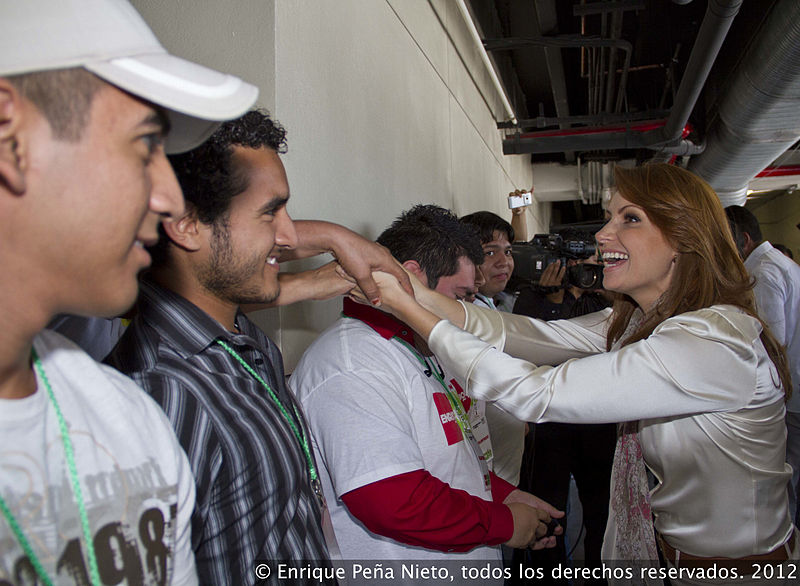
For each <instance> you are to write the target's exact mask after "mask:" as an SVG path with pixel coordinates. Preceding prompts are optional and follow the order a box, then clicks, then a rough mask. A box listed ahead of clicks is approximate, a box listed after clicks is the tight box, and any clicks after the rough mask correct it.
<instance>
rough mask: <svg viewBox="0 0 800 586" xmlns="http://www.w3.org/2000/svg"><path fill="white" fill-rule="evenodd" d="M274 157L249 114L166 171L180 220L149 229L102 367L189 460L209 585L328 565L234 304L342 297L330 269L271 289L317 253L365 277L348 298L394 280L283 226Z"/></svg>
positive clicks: (311, 496)
mask: <svg viewBox="0 0 800 586" xmlns="http://www.w3.org/2000/svg"><path fill="white" fill-rule="evenodd" d="M283 149H284V132H283V129H282V128H281V127H280V126H279V125H278V124H277V123H275V122H274V121H273V120H272V119H270V118H269V116H268V115H267V114H266V113H264V112H261V111H251V112H248V113H247V114H245V115H244V116H242V117H240V118H239V119H237V120H234V121H231V122H226V123H225V124H223V125H222V126H221V127H220V128H219V130H217V132H216V133H215V134H214V135H213V136H212V137H211V138H210V139H209V140H208V141H207V142H206V143H204V144H203V145H201V146H199V147H197V148H196V149H194V150H192V151H190V152H188V153H186V154H183V155H179V156H176V157H173V158H172V159H171V160H172V164H173V167H174V169H175V171H176V174H177V176H178V180H179V182H180V184H181V187H182V188H183V189H184V195H185V199H186V208H187V209H186V213H185V214H183V215H182V216H181V217H179V218H177V219H176V220H175V221H173V222H170V223H168V224H165V225H164V226H163V231H164V233H165V235H166V238H164V240H163V242H162V243H161V244H160V245H159V247H158V249H157V251H155V252H156V254H155V255H154V258H153V266H152V269H151V271H150V273H149V274H148V275H146V276H145V277H144V278H143V279H142V284H141V293H140V296H139V302H138V304H137V309H138V312H137V315H136V317H135V318H134V319H133V321H132V323H131V325H130V326H129V327H128V329H127V330H126V332H125V334H124V335H123V337H122V339H121V340H120V342H119V344H118V345H117V346H116V347H115V349H114V350H113V351H112V353H111V354H110V355H109V357H108V358H107V361H108V362H109V363H110V364H112V365H113V366H116V367H117V368H119V369H120V370H121V371H122V372H124V373H126V374H128V375H130V376H131V377H132V378H133V379H134V380H135V381H137V382H139V383H140V384H141V385H142V386H143V387H144V388H145V390H146V391H148V392H149V393H150V394H151V395H152V396H153V398H155V399H156V401H157V402H158V403H160V404H161V406H162V407H163V408H164V410H165V412H166V414H167V417H168V418H169V420H170V422H171V423H172V425H173V427H174V428H175V430H176V432H177V434H178V438H179V440H180V442H181V445H182V446H183V447H184V449H185V450H186V452H187V454H188V455H189V461H190V462H191V466H192V471H193V472H194V475H195V479H196V485H197V507H196V508H195V512H194V515H193V518H192V521H193V525H192V527H193V533H192V541H193V547H194V550H195V554H196V557H197V565H198V570H199V574H200V576H201V579H202V581H203V582H206V583H209V584H237V585H239V584H253V583H255V582H256V581H257V578H258V576H257V575H256V573H255V567H256V562H257V561H259V560H261V561H269V562H272V563H275V562H289V561H291V560H317V562H318V563H319V564H320V566H326V565H329V562H328V550H327V548H326V544H325V540H324V539H323V531H322V525H321V520H322V517H323V510H324V503H323V502H322V501H321V499H320V496H321V491H320V490H319V489H318V482H317V471H316V470H317V464H316V463H315V462H314V460H313V458H312V456H311V452H310V436H309V434H308V432H307V429H306V425H305V421H304V419H303V416H302V414H301V412H300V410H299V409H298V408H297V406H296V404H295V401H294V399H293V397H292V396H291V394H290V393H289V392H288V391H287V389H286V385H285V382H284V372H283V361H282V357H281V353H280V351H279V350H278V347H277V346H276V345H275V343H274V342H272V340H270V339H269V338H267V336H265V335H264V333H263V332H262V331H261V330H260V329H259V328H258V327H257V326H256V325H255V324H253V323H252V322H251V321H250V320H249V319H247V317H245V315H244V314H243V313H242V311H241V310H240V306H241V305H242V304H269V303H276V302H277V303H281V302H283V301H284V300H285V299H284V298H285V296H288V297H290V298H291V299H290V300H291V301H295V300H299V299H302V298H311V297H314V296H315V295H316V292H317V290H318V288H320V286H321V285H326V287H324V288H326V289H329V290H328V291H327V294H335V293H339V294H341V293H344V292H346V291H348V290H350V288H352V284H351V283H350V282H349V281H347V280H345V279H343V278H342V277H340V276H339V275H338V274H337V272H336V271H334V270H326V271H323V272H322V273H320V274H321V276H322V277H323V278H322V279H317V281H323V282H319V283H316V284H315V285H314V287H307V288H302V287H301V288H297V287H290V288H287V289H282V284H283V279H281V276H282V275H279V274H278V265H279V263H280V262H281V261H283V260H286V259H290V258H299V257H302V256H309V255H312V254H317V253H321V252H332V253H333V254H334V255H335V256H336V258H337V259H338V261H339V263H340V264H341V265H342V266H343V267H344V269H346V270H348V271H349V272H350V273H351V274H353V275H357V274H359V275H362V276H363V275H366V276H368V277H369V279H362V281H363V282H364V286H362V289H367V290H368V289H369V287H370V284H371V286H372V287H374V282H373V281H372V280H371V270H372V269H373V268H376V267H383V268H384V269H385V270H388V271H391V272H394V273H395V274H396V275H402V276H403V277H405V273H404V272H403V271H402V269H401V268H400V267H399V265H397V263H396V261H394V259H392V258H391V255H389V254H388V252H386V251H385V250H384V249H383V248H381V247H379V246H377V245H375V244H374V243H372V242H369V241H367V240H365V239H363V238H361V237H360V236H358V235H357V234H354V233H353V232H351V231H349V230H347V229H346V228H343V227H341V226H338V225H336V224H330V223H327V222H316V221H297V222H293V221H292V219H291V218H290V217H289V214H288V212H287V207H286V206H287V203H288V201H289V185H288V182H287V179H286V173H285V170H284V168H283V164H282V163H281V159H280V156H279V151H282V150H283ZM328 285H330V287H329V288H328V287H327V286H328ZM373 293H374V291H373ZM367 294H368V293H367ZM273 567H274V566H273ZM270 580H271V582H270V583H278V576H277V572H273V573H272V576H271V578H270Z"/></svg>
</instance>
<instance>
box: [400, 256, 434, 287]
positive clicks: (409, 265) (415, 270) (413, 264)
mask: <svg viewBox="0 0 800 586" xmlns="http://www.w3.org/2000/svg"><path fill="white" fill-rule="evenodd" d="M401 264H402V265H403V267H404V268H405V269H406V270H407V271H408V272H409V273H411V274H412V275H414V276H415V277H416V278H417V279H419V280H420V281H422V284H423V285H425V286H426V287H427V286H428V275H426V274H425V270H424V269H423V268H422V267H421V266H419V263H418V262H417V261H415V260H407V261H406V262H404V263H401Z"/></svg>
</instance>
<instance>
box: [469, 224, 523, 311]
mask: <svg viewBox="0 0 800 586" xmlns="http://www.w3.org/2000/svg"><path fill="white" fill-rule="evenodd" d="M461 221H462V222H464V223H465V224H469V225H470V226H474V227H475V228H476V229H477V230H478V233H479V234H480V239H481V245H482V246H483V254H484V257H483V263H482V264H481V265H480V267H479V269H480V271H481V274H482V275H483V278H484V284H483V285H482V286H481V287H480V289H479V291H478V295H477V296H476V301H475V303H477V304H479V305H483V306H484V307H490V308H492V309H495V308H496V304H495V301H494V298H495V297H496V296H497V295H498V294H500V293H502V292H503V291H504V290H505V288H506V285H507V284H508V280H509V279H510V278H511V273H513V272H514V257H513V256H512V255H511V243H512V242H514V228H512V227H511V224H509V223H508V222H506V221H505V220H504V219H503V218H501V217H500V216H498V215H497V214H493V213H492V212H485V211H483V212H475V213H472V214H468V215H466V216H463V217H462V218H461Z"/></svg>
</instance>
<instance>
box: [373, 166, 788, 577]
mask: <svg viewBox="0 0 800 586" xmlns="http://www.w3.org/2000/svg"><path fill="white" fill-rule="evenodd" d="M616 185H617V191H616V193H615V194H614V195H613V197H612V198H611V200H610V202H609V204H608V208H607V211H606V216H607V222H606V224H605V225H604V227H603V228H602V229H601V230H600V231H599V232H598V233H597V235H596V238H597V243H598V251H599V253H600V256H601V258H602V259H603V263H604V265H605V266H604V269H603V274H604V281H603V282H604V287H605V288H606V289H608V290H611V291H615V292H616V294H617V298H616V300H615V303H614V306H613V307H612V308H610V309H606V310H603V311H601V312H598V313H594V314H590V315H587V316H583V317H579V318H574V319H571V320H556V321H549V322H545V321H541V320H535V319H532V318H528V317H525V316H519V315H512V314H508V313H501V312H496V311H484V310H482V309H481V308H479V307H476V306H474V305H470V304H464V303H460V302H457V301H453V300H450V299H446V298H444V297H443V296H441V295H437V294H436V293H435V292H432V291H430V290H427V289H425V288H424V287H421V286H420V285H419V284H418V283H415V293H416V300H415V299H413V298H412V297H411V296H409V295H408V294H406V293H405V292H404V291H403V290H402V288H400V287H399V286H397V284H396V281H395V280H394V279H393V278H390V277H388V276H386V277H383V276H380V281H381V283H380V284H381V293H382V295H381V297H382V300H383V306H382V307H383V309H386V310H389V311H391V312H392V313H394V314H395V315H396V316H397V317H399V318H400V319H402V320H403V321H405V322H406V323H408V324H409V325H410V326H411V327H413V328H414V329H415V330H416V331H417V332H418V333H419V334H420V335H421V336H422V337H424V338H425V339H427V340H428V344H429V346H430V348H431V350H432V351H433V352H434V354H435V355H436V356H437V358H438V359H439V360H440V361H442V362H443V363H445V364H446V365H447V368H448V369H452V372H454V373H456V374H457V376H458V377H460V379H461V380H463V381H464V383H466V389H467V392H468V393H469V394H470V395H471V396H473V397H477V398H479V399H485V400H488V401H496V402H497V403H498V404H499V405H500V406H502V407H503V408H504V409H506V410H507V411H509V412H510V413H512V414H514V415H515V416H517V417H518V418H520V419H523V420H526V421H537V422H539V421H558V422H572V423H607V422H625V423H621V424H620V425H619V439H618V442H617V450H616V454H615V456H614V469H613V472H612V481H611V494H612V496H611V503H610V505H611V510H610V513H609V522H608V526H607V528H606V535H605V541H604V545H603V558H604V559H605V560H619V561H620V564H621V566H620V567H625V565H622V563H623V561H629V562H633V561H635V560H639V561H640V562H641V563H644V564H648V562H647V561H646V560H650V562H649V564H651V565H652V564H657V563H658V561H657V560H658V549H659V548H660V550H661V553H662V556H663V558H664V559H665V560H667V563H668V564H669V565H670V566H672V567H673V569H674V567H676V566H677V567H678V568H683V569H684V570H683V573H681V574H680V576H679V577H680V579H679V580H677V581H676V580H674V579H673V580H672V582H673V583H693V582H692V581H691V577H690V576H689V575H688V574H686V573H685V572H686V570H688V569H690V568H689V567H690V566H691V567H692V568H694V569H695V570H699V569H703V568H705V573H698V572H697V571H695V572H694V574H693V576H694V578H704V579H705V578H709V577H714V576H711V575H710V574H709V568H710V567H716V568H717V570H718V571H717V574H716V577H717V578H721V579H722V580H723V582H722V583H727V582H729V581H730V580H731V579H736V582H737V583H738V584H748V583H749V580H752V581H753V582H759V581H763V580H764V579H770V580H773V581H774V580H775V579H778V578H780V579H784V578H785V579H787V581H788V582H790V583H794V582H795V580H796V578H797V576H796V575H795V576H791V575H790V574H791V571H790V570H791V569H792V568H790V567H788V566H780V567H779V566H778V564H780V563H781V562H783V561H785V560H787V559H797V558H798V557H800V547H798V544H797V543H796V540H795V534H794V527H793V525H792V521H791V519H790V517H789V508H788V500H787V483H788V481H789V478H790V475H791V472H790V468H789V467H788V465H786V464H785V462H784V460H785V455H786V453H785V452H786V431H785V424H784V415H785V408H784V401H785V397H784V389H787V390H788V389H791V384H790V380H789V371H788V368H787V365H786V356H785V354H784V352H783V349H782V348H781V347H780V345H779V344H777V343H776V341H775V339H774V338H773V336H772V335H771V334H770V333H769V330H768V329H767V328H766V326H764V324H763V322H762V321H761V320H760V319H759V318H758V316H757V314H756V313H755V308H754V302H753V295H752V292H751V289H752V283H751V282H750V279H749V277H748V275H747V273H746V271H745V269H744V265H743V264H742V261H741V260H740V258H739V256H738V254H737V252H736V248H735V246H734V242H733V239H732V237H731V234H730V232H729V229H728V222H727V220H726V217H725V214H724V212H723V209H722V206H721V204H720V202H719V199H718V198H717V196H716V194H715V193H714V191H713V190H712V189H711V188H710V187H709V186H708V185H707V184H706V183H705V182H704V181H702V180H701V179H699V178H698V177H696V176H695V175H693V174H692V173H690V172H688V171H686V170H684V169H681V168H678V167H674V166H670V165H664V164H652V165H645V166H642V167H638V168H635V169H623V168H620V167H618V168H617V169H616ZM461 328H463V330H462V329H461ZM464 330H466V331H464ZM467 332H471V334H474V335H471V334H470V333H467ZM646 469H649V470H650V471H651V472H652V474H653V475H654V477H655V479H656V485H655V488H653V489H652V491H650V490H649V487H648V484H647V474H646ZM654 528H655V531H654V530H653V529H654ZM657 544H658V545H657ZM764 568H769V569H768V570H766V572H768V574H769V575H765V570H764ZM776 568H777V570H780V571H781V572H782V573H781V574H780V575H779V574H778V573H777V570H776ZM743 576H744V577H749V578H744V579H742V577H743ZM661 577H663V575H662V576H661ZM640 578H641V576H640V574H639V573H638V571H637V572H636V573H635V574H634V575H633V580H632V581H633V582H634V583H640V582H644V581H645V580H641V579H640ZM698 583H706V582H702V581H700V582H698Z"/></svg>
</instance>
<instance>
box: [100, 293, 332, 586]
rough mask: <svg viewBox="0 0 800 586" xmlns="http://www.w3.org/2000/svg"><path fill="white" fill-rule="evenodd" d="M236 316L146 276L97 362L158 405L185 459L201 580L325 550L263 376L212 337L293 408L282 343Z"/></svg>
mask: <svg viewBox="0 0 800 586" xmlns="http://www.w3.org/2000/svg"><path fill="white" fill-rule="evenodd" d="M236 319H237V322H236V323H237V327H238V329H239V331H240V333H238V334H236V333H231V332H229V331H227V330H226V329H225V328H224V327H223V326H222V325H221V324H220V323H219V322H217V321H216V320H214V319H213V318H211V317H210V316H209V315H208V314H206V313H205V312H204V311H202V310H201V309H200V308H198V307H197V306H195V305H194V304H192V303H190V302H189V301H187V300H186V299H184V298H183V297H181V296H179V295H177V294H175V293H173V292H172V291H169V290H167V289H164V288H162V287H159V286H156V285H154V284H153V283H148V282H144V283H142V286H141V292H140V295H139V305H138V314H137V316H136V318H135V319H134V320H133V322H132V324H131V325H130V327H129V328H128V330H127V331H126V332H125V335H124V336H123V337H122V339H121V340H120V342H119V344H118V345H117V346H116V348H115V349H114V350H113V352H112V353H111V354H110V355H109V357H108V358H107V359H106V361H107V362H108V363H109V364H111V365H112V366H115V367H116V368H118V369H119V370H121V371H122V372H124V373H126V374H128V375H129V376H131V377H132V378H133V379H134V380H135V381H136V382H137V383H139V384H140V385H141V386H142V387H144V389H145V390H146V391H147V392H148V393H149V394H150V395H151V396H152V397H153V398H154V399H155V400H156V401H157V402H158V403H159V404H160V405H161V406H162V408H163V409H164V411H165V412H166V414H167V417H168V418H169V420H170V421H171V422H172V425H173V427H174V428H175V432H176V434H177V436H178V439H179V440H180V443H181V445H182V446H183V448H184V450H186V453H187V455H188V456H189V461H190V462H191V466H192V471H193V472H194V476H195V480H196V484H197V506H196V509H195V512H194V515H193V518H192V541H193V547H194V551H195V554H196V558H197V570H198V574H199V575H200V581H201V583H208V584H237V585H239V584H252V583H255V582H256V574H255V565H256V564H255V562H256V561H258V560H261V561H268V560H269V561H272V560H277V561H280V560H300V559H304V560H327V559H328V553H327V549H326V547H325V541H324V538H323V535H322V529H321V525H320V516H321V514H320V508H319V506H318V504H317V501H316V497H315V495H314V492H313V490H312V488H311V485H310V481H309V473H308V467H307V462H306V459H305V456H304V453H303V451H302V449H301V447H300V444H299V442H298V440H297V438H296V437H295V435H294V434H293V432H292V429H291V427H290V426H289V425H288V424H287V422H286V420H285V419H284V416H283V415H282V414H281V411H280V410H279V408H278V407H277V406H276V405H275V403H274V402H273V400H272V399H271V398H270V397H269V394H268V393H267V391H266V390H265V389H264V387H263V386H262V385H261V383H259V382H258V381H257V380H256V379H255V378H254V377H253V376H252V375H251V374H249V373H248V372H247V371H246V370H245V368H244V367H243V366H242V365H241V364H240V363H239V362H237V361H236V360H235V359H234V358H233V357H232V356H231V355H230V354H229V353H228V352H227V351H226V350H225V349H224V348H223V347H222V346H220V345H219V344H218V343H216V341H217V340H222V341H224V342H225V343H226V344H228V345H230V346H231V347H232V348H233V349H235V351H236V352H237V353H238V354H239V355H240V356H241V357H242V358H243V359H244V360H245V361H246V362H247V363H248V364H249V365H250V366H251V367H252V368H253V369H254V370H255V371H256V372H257V373H258V374H259V375H260V376H261V377H262V378H263V379H264V380H265V381H266V382H267V383H268V384H269V385H270V386H271V387H272V389H273V390H274V391H275V393H276V394H277V395H278V397H279V399H280V401H281V402H282V403H283V405H284V406H285V407H286V409H287V411H288V412H289V413H290V414H291V416H292V417H294V416H295V415H294V413H295V411H294V409H293V405H294V404H295V403H294V399H293V397H292V395H291V393H290V392H289V391H288V390H287V388H286V385H285V381H284V373H283V361H282V357H281V353H280V350H278V348H277V347H276V346H275V344H274V343H273V342H272V341H271V340H270V339H269V338H267V337H266V336H265V335H264V333H263V332H262V331H261V330H259V329H258V328H257V327H256V326H255V325H254V324H253V323H252V322H251V321H250V320H248V319H247V318H246V317H245V316H244V314H242V313H241V312H240V313H239V314H238V315H237V318H236ZM298 412H299V408H298ZM295 422H296V423H298V422H297V420H296V419H295ZM299 424H300V426H301V428H302V429H304V430H306V425H305V422H304V421H303V420H302V418H301V419H300V421H299ZM306 433H307V431H306ZM307 437H308V436H307ZM309 441H310V440H309ZM323 563H324V564H325V565H327V564H328V562H327V561H325V562H323ZM274 579H275V573H274V572H273V574H272V580H274ZM271 583H277V582H271Z"/></svg>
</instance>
